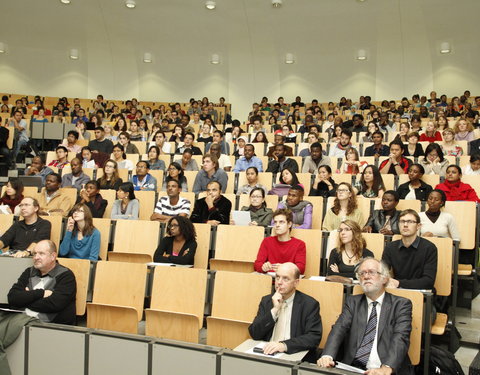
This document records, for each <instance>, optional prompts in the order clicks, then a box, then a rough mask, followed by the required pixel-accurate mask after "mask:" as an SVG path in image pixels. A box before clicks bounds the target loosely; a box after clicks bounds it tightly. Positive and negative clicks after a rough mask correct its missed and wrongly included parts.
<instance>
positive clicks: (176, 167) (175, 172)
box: [162, 162, 188, 192]
mask: <svg viewBox="0 0 480 375" xmlns="http://www.w3.org/2000/svg"><path fill="white" fill-rule="evenodd" d="M172 180H173V181H177V182H178V184H180V187H181V188H182V191H183V192H187V191H188V184H187V178H186V177H185V175H184V173H183V169H182V167H181V165H180V164H178V163H176V162H173V163H170V165H169V166H168V169H167V174H166V176H165V180H164V181H163V185H162V190H163V191H166V190H167V184H168V183H169V182H170V181H172Z"/></svg>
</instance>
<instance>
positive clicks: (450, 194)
mask: <svg viewBox="0 0 480 375" xmlns="http://www.w3.org/2000/svg"><path fill="white" fill-rule="evenodd" d="M435 189H440V190H443V191H444V192H445V195H446V196H447V201H470V202H479V203H480V199H479V198H478V196H477V193H476V192H475V190H473V188H472V187H471V186H470V185H469V184H465V183H463V182H462V181H458V182H455V183H451V182H448V181H447V180H445V182H443V183H441V184H438V185H437V186H436V187H435Z"/></svg>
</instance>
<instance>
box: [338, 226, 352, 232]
mask: <svg viewBox="0 0 480 375" xmlns="http://www.w3.org/2000/svg"><path fill="white" fill-rule="evenodd" d="M351 231H352V228H349V227H346V228H338V229H337V232H338V233H342V232H351Z"/></svg>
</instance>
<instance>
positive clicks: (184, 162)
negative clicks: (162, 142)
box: [174, 148, 199, 171]
mask: <svg viewBox="0 0 480 375" xmlns="http://www.w3.org/2000/svg"><path fill="white" fill-rule="evenodd" d="M174 162H176V163H178V164H180V166H181V167H182V169H183V170H184V171H198V170H199V168H198V164H197V162H196V160H195V159H193V158H192V150H190V149H189V148H187V149H185V150H184V151H183V154H182V158H181V159H175V160H174Z"/></svg>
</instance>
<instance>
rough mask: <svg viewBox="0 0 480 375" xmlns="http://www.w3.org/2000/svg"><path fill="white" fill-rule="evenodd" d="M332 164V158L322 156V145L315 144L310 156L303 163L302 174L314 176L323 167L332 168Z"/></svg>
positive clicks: (311, 147)
mask: <svg viewBox="0 0 480 375" xmlns="http://www.w3.org/2000/svg"><path fill="white" fill-rule="evenodd" d="M330 164H331V160H330V157H329V156H323V154H322V145H321V144H320V143H318V142H314V143H312V145H311V146H310V156H307V157H306V158H305V160H304V161H303V167H302V173H311V174H314V173H315V172H316V171H317V170H318V168H320V167H321V166H322V165H328V166H329V167H330Z"/></svg>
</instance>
